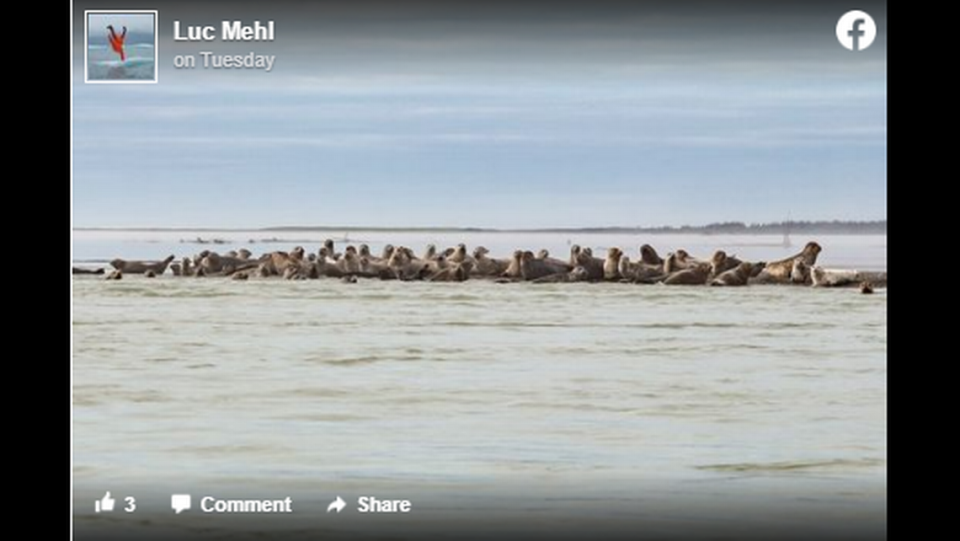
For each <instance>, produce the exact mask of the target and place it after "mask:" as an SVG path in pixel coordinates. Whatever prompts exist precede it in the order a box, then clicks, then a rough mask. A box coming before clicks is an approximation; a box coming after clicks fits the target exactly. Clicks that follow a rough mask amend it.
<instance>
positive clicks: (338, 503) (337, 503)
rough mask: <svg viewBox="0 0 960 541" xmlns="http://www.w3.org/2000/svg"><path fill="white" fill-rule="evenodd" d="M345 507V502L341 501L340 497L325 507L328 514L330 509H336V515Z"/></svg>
mask: <svg viewBox="0 0 960 541" xmlns="http://www.w3.org/2000/svg"><path fill="white" fill-rule="evenodd" d="M346 506H347V502H345V501H343V498H341V497H340V496H337V499H336V500H333V501H332V502H330V505H328V506H327V513H329V512H330V510H331V509H336V511H337V513H339V512H340V511H343V508H344V507H346Z"/></svg>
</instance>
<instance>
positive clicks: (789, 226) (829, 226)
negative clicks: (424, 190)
mask: <svg viewBox="0 0 960 541" xmlns="http://www.w3.org/2000/svg"><path fill="white" fill-rule="evenodd" d="M73 230H74V231H151V232H178V231H183V232H190V231H192V232H241V231H243V232H249V231H260V232H265V233H284V232H288V233H289V232H293V233H304V232H330V233H344V232H351V231H371V232H390V233H575V234H621V235H634V234H643V235H658V234H665V235H676V234H700V235H784V234H790V235H886V234H887V221H886V220H880V221H868V222H853V221H816V222H777V223H766V224H744V223H742V222H726V223H716V224H708V225H702V226H689V225H684V226H677V227H675V226H658V227H639V226H638V227H544V228H490V227H363V226H344V225H341V226H274V227H250V228H237V227H74V228H73Z"/></svg>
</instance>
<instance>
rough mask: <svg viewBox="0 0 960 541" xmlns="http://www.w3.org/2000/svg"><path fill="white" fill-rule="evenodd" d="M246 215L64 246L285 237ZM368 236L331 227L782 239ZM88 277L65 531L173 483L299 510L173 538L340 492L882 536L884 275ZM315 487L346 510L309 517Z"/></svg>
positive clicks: (80, 286)
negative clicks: (782, 282)
mask: <svg viewBox="0 0 960 541" xmlns="http://www.w3.org/2000/svg"><path fill="white" fill-rule="evenodd" d="M247 234H248V233H247V232H244V233H240V234H234V233H229V234H226V233H225V234H224V235H223V236H227V237H230V238H229V239H228V240H229V242H228V244H226V245H212V246H211V245H196V244H186V243H180V242H179V239H178V238H177V237H180V236H185V235H184V234H181V233H176V234H171V233H163V234H158V236H154V237H152V238H148V237H150V235H145V234H144V233H142V232H136V233H133V232H127V233H125V234H124V235H120V234H114V233H111V234H103V233H96V234H93V233H91V234H86V233H83V234H79V235H77V237H76V238H75V244H74V258H75V260H88V261H104V260H108V259H110V258H112V257H115V256H121V257H128V258H133V257H140V256H141V255H142V256H143V257H149V258H152V259H159V258H162V257H164V256H166V255H168V253H174V254H175V255H177V256H178V257H181V256H184V255H191V254H193V253H196V252H198V251H200V250H201V249H204V248H209V249H216V250H219V251H221V252H223V251H226V250H228V249H230V248H237V247H242V246H246V247H248V248H251V249H253V251H254V253H255V254H258V253H259V252H261V251H268V250H273V249H286V250H289V249H290V248H292V247H293V245H294V244H277V245H268V244H261V243H257V244H254V245H249V244H247V243H246V241H247V240H249V238H247V237H246V235H247ZM171 235H173V236H172V237H171ZM202 235H204V236H208V237H213V236H220V235H219V234H208V233H203V234H202ZM257 235H263V236H271V235H273V233H263V232H257ZM283 235H285V236H286V235H293V236H299V237H303V236H304V235H302V234H296V233H293V234H291V233H284V234H283ZM315 235H316V236H317V237H318V238H317V239H316V242H317V243H318V244H319V242H322V240H323V238H325V237H326V236H331V237H338V236H339V235H326V234H315ZM374 235H375V234H374V233H372V232H371V233H369V234H367V233H362V232H350V233H349V237H350V239H356V240H355V242H362V241H364V240H366V241H367V242H369V243H370V245H371V248H373V249H374V251H377V250H378V248H377V247H378V246H380V245H382V243H385V242H391V243H393V244H395V245H397V244H408V245H410V246H411V247H413V248H414V249H415V250H416V251H417V252H419V251H420V250H421V249H422V247H423V245H424V244H425V243H427V242H437V243H438V247H440V248H441V249H442V247H444V246H446V245H449V244H452V243H455V242H460V241H461V240H466V241H467V242H468V247H470V248H471V249H472V248H473V247H474V246H475V244H476V243H479V242H483V243H485V244H487V246H488V247H490V248H491V251H492V252H494V255H505V253H506V251H507V250H508V249H513V248H529V249H538V248H540V247H548V248H550V249H551V251H552V252H554V253H555V255H557V256H558V257H565V250H566V249H567V248H566V243H567V241H568V240H570V241H572V242H576V243H579V244H581V245H584V246H595V247H601V246H611V245H619V246H623V247H624V248H625V250H627V252H628V255H631V256H635V252H636V247H637V246H638V245H639V244H640V243H642V242H649V243H651V244H653V245H654V246H655V247H656V248H657V249H658V250H660V251H661V254H664V253H666V252H667V251H670V250H672V249H675V248H680V247H683V248H686V249H687V250H689V251H690V252H691V253H693V254H694V255H699V256H707V255H709V252H708V249H709V248H711V247H713V246H714V245H715V244H719V245H720V247H722V248H724V249H726V250H727V251H728V252H737V253H739V254H740V255H741V257H747V258H753V257H757V258H761V257H762V258H765V259H774V258H775V257H779V256H780V254H781V252H783V254H784V255H786V254H787V252H791V251H792V252H795V251H798V250H799V247H798V246H794V247H792V248H790V249H784V248H783V247H781V246H776V244H777V243H779V242H781V241H782V239H780V238H776V239H772V238H759V239H758V238H756V237H740V238H730V237H726V238H713V237H695V236H690V237H687V238H676V237H659V236H652V237H648V238H644V239H637V238H634V237H630V238H620V237H603V236H595V237H594V236H580V237H576V238H572V239H568V238H566V236H564V235H532V234H530V235H527V234H515V235H503V236H497V235H490V234H487V235H486V236H485V237H484V236H482V235H480V234H456V235H451V236H450V237H447V236H445V235H441V234H414V233H409V234H399V233H394V234H386V233H377V234H376V235H380V236H381V237H382V238H378V237H375V236H374ZM278 236H280V235H279V234H278ZM454 237H455V238H454ZM186 238H190V237H186ZM299 240H300V241H303V240H311V239H310V238H300V239H299ZM806 240H807V239H793V242H794V244H796V245H802V243H803V242H805V241H806ZM811 240H817V241H818V242H820V243H821V244H822V245H823V246H824V252H823V254H822V255H823V258H824V261H825V262H827V263H830V264H837V265H845V264H846V263H855V264H856V265H858V266H860V268H885V267H886V241H885V238H884V237H821V238H818V239H811ZM147 241H149V242H147ZM311 242H312V240H311ZM233 243H235V244H233ZM304 245H305V246H306V245H307V243H304ZM310 249H314V248H313V246H311V247H310ZM595 250H596V248H595ZM94 266H96V265H94ZM101 278H102V277H94V276H76V277H74V279H73V354H74V355H73V386H74V387H73V431H74V432H73V436H74V440H73V441H74V443H73V460H74V462H73V473H74V487H75V495H74V498H75V499H74V506H75V514H76V516H75V525H76V528H77V531H78V532H82V531H84V529H85V528H86V529H89V528H94V527H98V526H102V525H103V524H111V522H109V521H113V522H112V523H115V524H116V525H118V526H122V527H123V528H127V529H129V531H132V532H141V531H145V530H149V529H150V528H151V527H152V526H151V525H153V526H156V525H157V523H158V522H164V523H166V522H170V521H173V519H170V517H171V516H172V512H171V511H170V509H169V494H171V493H179V492H190V491H192V492H194V494H203V493H215V494H220V495H223V496H226V495H248V496H252V497H261V498H266V497H284V496H292V497H293V498H294V499H295V501H296V502H297V503H296V506H297V508H298V509H300V510H301V511H302V512H301V513H300V514H298V515H297V516H295V517H290V518H289V520H288V519H287V518H286V517H284V518H283V520H281V519H280V518H277V519H275V522H263V521H260V522H258V521H254V520H252V519H249V520H243V519H239V518H236V519H235V518H233V517H227V518H225V517H222V516H221V517H217V516H207V515H202V514H200V513H199V512H194V513H192V514H191V513H189V512H188V513H185V514H184V516H179V517H178V518H176V519H175V521H173V522H175V523H176V525H177V526H176V528H177V529H175V530H174V531H177V532H181V533H196V532H204V531H208V530H209V529H210V528H213V527H226V526H225V525H231V526H229V527H236V528H240V527H241V525H242V527H243V528H245V530H244V531H246V532H248V533H249V535H250V536H251V537H253V536H255V532H257V531H264V530H265V529H266V528H268V527H269V526H267V524H281V523H283V524H287V525H288V526H290V525H293V524H296V525H298V526H297V527H301V526H302V527H304V528H307V526H309V525H311V524H312V525H313V526H314V529H312V530H310V529H309V528H307V529H305V530H304V531H305V532H313V533H316V531H318V530H316V528H317V527H319V528H321V531H325V530H323V529H324V528H334V529H335V528H338V527H343V528H348V525H351V524H354V525H356V524H358V523H360V522H362V521H361V520H360V518H358V517H359V515H357V514H355V513H354V514H350V513H352V512H353V510H354V507H355V502H356V496H358V495H363V494H372V495H377V496H381V495H382V496H383V497H402V498H410V499H412V500H413V501H414V509H415V510H416V512H417V513H419V514H418V515H417V516H418V517H430V518H431V519H433V520H435V521H437V523H441V524H442V523H444V521H446V520H454V519H457V518H458V517H459V518H461V519H464V520H473V521H476V522H483V521H482V519H481V518H480V517H482V516H491V515H500V516H503V517H505V519H504V520H505V521H506V522H505V523H504V524H509V523H510V522H509V521H510V517H513V519H515V520H527V521H540V520H542V521H544V523H546V524H554V525H556V524H562V523H563V522H562V521H563V520H570V521H573V520H574V518H573V517H581V518H582V517H583V516H585V514H589V515H590V516H591V517H594V518H595V519H596V520H604V521H608V523H618V521H623V522H624V523H630V524H632V523H643V524H646V525H648V526H650V527H651V529H648V530H646V531H647V535H652V536H656V535H657V533H658V532H659V533H661V534H662V533H664V532H669V531H671V530H670V528H671V527H676V525H677V524H680V525H687V526H689V525H690V524H696V525H698V527H702V528H705V529H706V530H707V531H709V530H710V529H711V528H717V527H722V526H723V525H725V524H729V523H730V521H731V520H732V519H733V517H746V516H749V517H750V520H751V521H753V523H754V525H755V526H756V531H759V532H762V531H764V528H765V527H771V525H773V524H774V523H776V524H777V525H782V524H785V523H791V522H790V521H794V520H795V521H796V522H797V524H798V525H799V526H798V527H801V528H806V529H805V530H800V531H805V532H816V528H818V527H819V528H830V527H831V526H830V525H833V526H836V525H838V524H840V525H842V524H845V521H849V522H850V523H853V524H856V525H861V526H862V525H863V524H870V525H871V527H872V528H874V531H884V530H885V507H886V455H887V452H886V375H887V348H886V339H887V302H886V290H885V289H880V290H878V293H877V294H875V295H860V294H859V293H858V292H857V291H856V290H852V289H815V288H806V287H788V286H782V287H781V286H755V287H747V288H729V289H727V288H706V287H692V288H690V287H688V288H684V287H679V288H672V287H666V286H640V285H626V284H587V283H575V284H553V285H532V284H495V283H491V282H488V281H480V280H470V281H467V282H465V283H462V284H448V283H406V282H403V283H401V282H381V281H377V280H361V281H360V283H357V284H345V283H341V282H340V281H338V280H334V279H321V280H315V281H284V280H250V281H247V282H238V281H232V280H229V279H222V278H205V279H197V278H175V277H172V276H169V275H166V276H162V277H159V278H157V279H152V280H149V279H145V278H142V277H139V276H125V277H124V279H123V280H121V281H104V280H102V279H101ZM104 490H112V491H114V493H115V494H116V495H121V494H125V493H135V494H139V495H140V497H141V501H142V504H141V509H140V510H139V511H138V515H136V517H134V518H136V519H137V520H142V521H143V522H137V521H135V520H134V518H129V517H124V516H123V515H122V514H117V515H116V516H111V517H104V516H102V515H101V516H97V515H94V514H93V508H92V505H93V504H92V502H93V500H94V499H96V498H98V497H100V496H102V494H103V491H104ZM335 495H341V496H343V497H344V498H345V499H347V501H348V502H349V503H350V507H349V508H348V510H347V511H345V513H348V516H346V517H344V519H343V521H341V522H339V523H335V522H329V519H327V520H328V521H327V522H323V520H324V519H323V515H324V512H323V510H324V509H325V508H326V505H327V504H328V503H329V502H330V501H331V500H332V499H333V497H334V496H335ZM164 498H166V499H164ZM351 498H352V499H351ZM195 505H196V504H195ZM484 513H486V515H484ZM131 516H132V515H131ZM144 516H146V517H150V518H149V519H148V520H144V519H143V518H142V517H144ZM810 516H823V517H826V518H824V519H823V521H821V522H820V523H819V524H811V521H810V520H809V517H810ZM318 517H319V518H318ZM564 517H566V519H564ZM804 517H806V518H804ZM105 520H106V521H108V522H106V523H105V522H104V521H105ZM271 520H273V519H271ZM285 520H286V521H287V522H283V521H285ZM317 521H320V522H317ZM558 521H559V522H558ZM814 522H817V521H814ZM318 524H319V526H318ZM380 524H391V525H393V526H395V527H396V529H395V530H393V531H395V532H397V533H398V535H399V534H402V532H403V531H404V523H403V521H399V520H398V521H397V522H389V523H384V522H381V523H380ZM358 527H360V526H358ZM496 527H497V526H496V524H490V523H487V524H485V525H483V526H482V527H481V528H480V529H479V530H475V531H488V530H489V529H490V528H496ZM258 528H259V530H258ZM483 528H487V530H484V529H483ZM471 531H474V530H471ZM304 535H305V536H306V537H309V535H307V534H306V533H305V534H304Z"/></svg>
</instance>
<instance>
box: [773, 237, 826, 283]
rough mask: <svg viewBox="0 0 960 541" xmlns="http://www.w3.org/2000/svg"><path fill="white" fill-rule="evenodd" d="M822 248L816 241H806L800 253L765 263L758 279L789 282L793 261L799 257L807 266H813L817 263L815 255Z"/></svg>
mask: <svg viewBox="0 0 960 541" xmlns="http://www.w3.org/2000/svg"><path fill="white" fill-rule="evenodd" d="M822 250H823V248H821V247H820V245H819V244H817V243H816V242H808V243H807V245H806V246H804V247H803V251H801V252H800V253H798V254H796V255H792V256H790V257H788V258H785V259H781V260H779V261H773V262H770V263H767V265H766V266H765V267H764V269H763V272H761V273H760V274H759V275H758V276H757V278H758V281H761V282H773V283H780V284H785V283H787V282H790V281H791V275H792V274H793V270H794V262H795V261H796V260H798V259H799V260H801V261H803V263H804V264H805V265H806V266H807V267H808V268H809V267H813V266H814V265H816V264H817V256H818V255H820V252H821V251H822Z"/></svg>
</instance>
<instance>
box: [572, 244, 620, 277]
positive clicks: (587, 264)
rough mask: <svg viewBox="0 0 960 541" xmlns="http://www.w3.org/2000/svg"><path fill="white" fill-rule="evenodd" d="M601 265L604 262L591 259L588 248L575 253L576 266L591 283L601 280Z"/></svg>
mask: <svg viewBox="0 0 960 541" xmlns="http://www.w3.org/2000/svg"><path fill="white" fill-rule="evenodd" d="M618 263H619V261H618ZM603 265H604V260H603V259H599V258H596V257H593V251H592V250H590V248H583V249H581V250H580V251H579V253H577V266H578V267H583V269H584V270H585V271H587V277H588V279H589V280H590V281H591V282H599V281H600V280H603Z"/></svg>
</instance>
